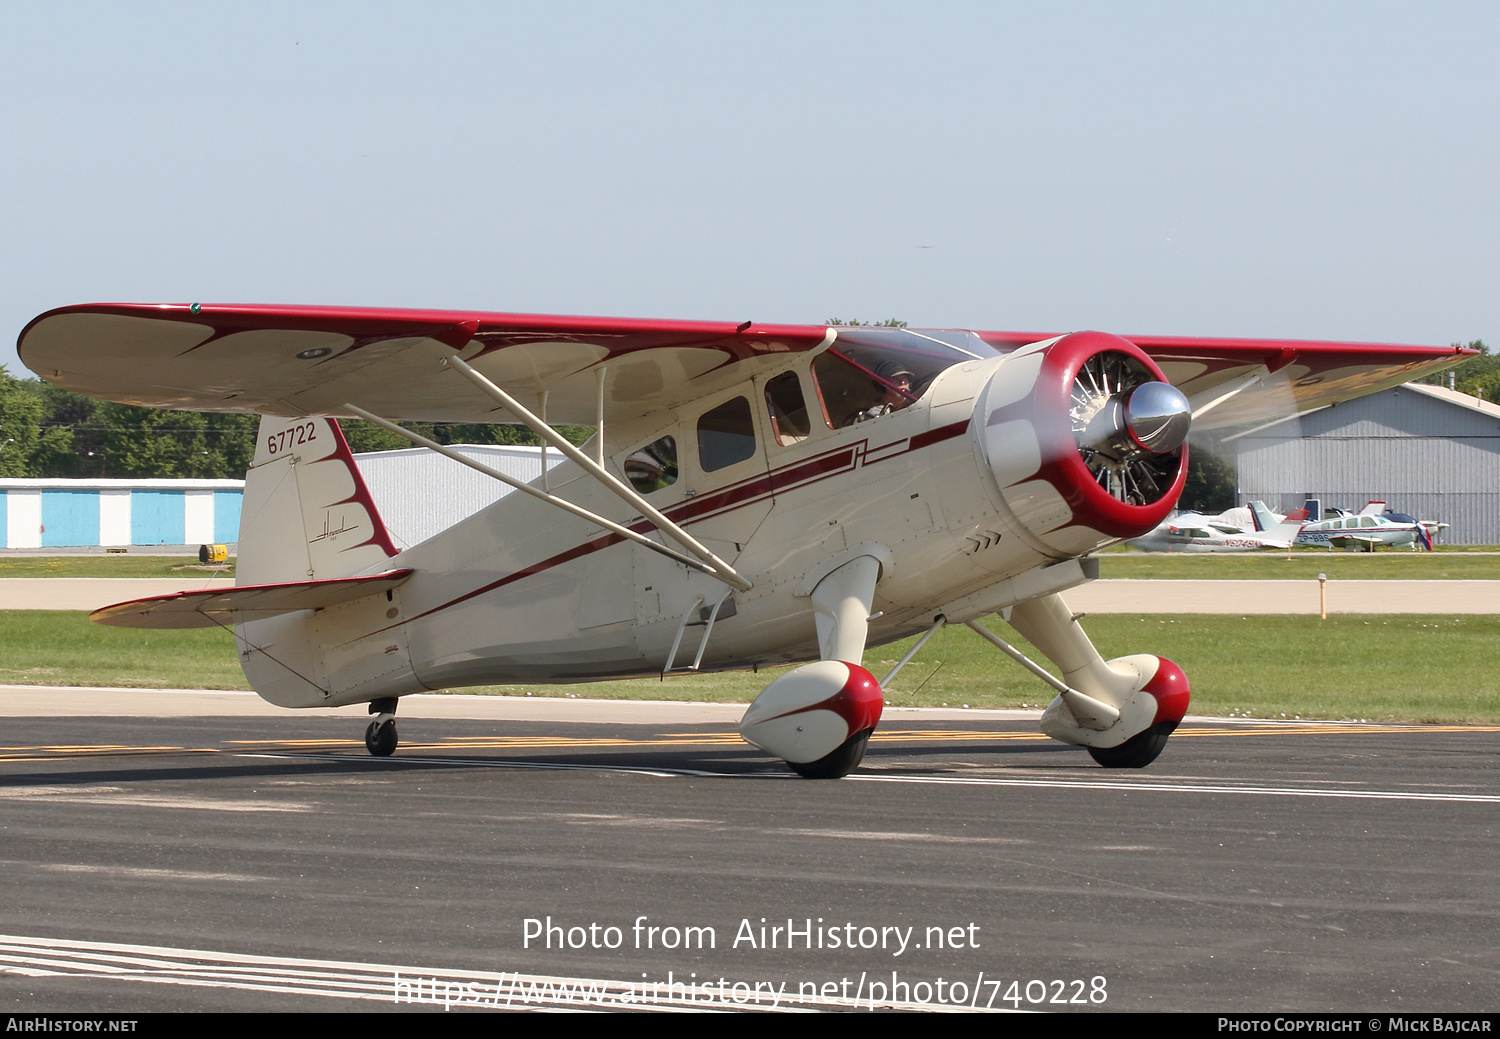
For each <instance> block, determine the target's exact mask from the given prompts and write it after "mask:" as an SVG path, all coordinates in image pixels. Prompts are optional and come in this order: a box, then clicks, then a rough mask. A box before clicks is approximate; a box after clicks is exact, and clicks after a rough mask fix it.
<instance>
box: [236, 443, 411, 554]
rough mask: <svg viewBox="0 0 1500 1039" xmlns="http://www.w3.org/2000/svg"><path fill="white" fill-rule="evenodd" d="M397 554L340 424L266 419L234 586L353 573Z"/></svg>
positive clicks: (248, 488)
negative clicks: (340, 428)
mask: <svg viewBox="0 0 1500 1039" xmlns="http://www.w3.org/2000/svg"><path fill="white" fill-rule="evenodd" d="M395 554H396V549H395V547H394V546H393V545H392V544H391V539H390V536H389V535H388V534H387V533H386V530H385V524H384V523H382V522H381V520H380V514H379V513H378V512H377V511H376V509H375V503H374V502H373V501H372V500H371V498H370V492H369V490H368V489H367V488H366V487H365V481H364V480H363V478H361V476H360V475H359V468H358V467H357V466H356V465H355V464H354V456H353V455H352V454H351V453H350V451H349V445H348V443H346V442H345V440H344V434H343V433H342V432H340V430H339V426H338V423H337V422H335V421H334V420H332V419H327V418H300V419H285V418H278V417H276V416H274V415H266V416H264V417H263V418H262V419H261V420H260V431H259V433H258V434H257V435H256V445H255V461H254V462H253V463H252V465H251V467H250V471H249V472H248V473H247V474H245V500H244V506H243V509H242V511H241V513H240V542H239V558H238V562H237V565H236V568H235V569H236V583H237V584H275V583H280V582H284V581H311V580H325V579H328V578H334V577H351V576H353V575H355V574H359V573H363V572H364V571H366V570H369V569H371V568H372V567H378V566H380V564H382V563H384V562H385V561H386V560H387V559H389V558H390V557H391V556H393V555H395Z"/></svg>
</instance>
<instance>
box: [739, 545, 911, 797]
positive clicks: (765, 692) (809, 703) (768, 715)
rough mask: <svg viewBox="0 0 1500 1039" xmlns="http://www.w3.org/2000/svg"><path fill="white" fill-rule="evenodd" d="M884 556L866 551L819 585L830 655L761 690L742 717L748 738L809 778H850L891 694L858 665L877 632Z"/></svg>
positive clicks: (822, 634)
mask: <svg viewBox="0 0 1500 1039" xmlns="http://www.w3.org/2000/svg"><path fill="white" fill-rule="evenodd" d="M879 577H880V561H879V560H878V559H875V558H874V557H873V556H867V555H861V556H857V557H855V558H854V559H853V560H851V561H850V562H848V563H845V564H844V565H843V566H841V567H839V568H838V569H836V570H834V571H833V572H832V573H831V574H829V575H827V576H826V577H824V578H823V579H822V580H821V581H820V582H819V583H818V584H817V585H816V586H815V587H814V589H813V591H812V605H813V614H814V616H815V618H816V622H817V628H818V649H819V651H820V655H821V656H822V658H823V659H821V660H819V661H817V662H816V663H812V664H804V665H803V666H802V667H799V668H797V669H796V670H794V671H788V672H787V673H786V674H784V675H782V676H781V677H780V678H778V679H776V681H774V682H772V683H771V684H770V685H768V686H766V687H765V688H764V689H762V690H761V692H760V695H759V696H757V697H756V698H755V702H754V703H752V704H751V705H750V708H749V710H747V711H746V712H745V717H744V718H743V719H742V720H741V721H740V736H742V737H743V738H744V740H745V742H747V743H750V744H753V745H754V746H757V747H759V748H760V749H761V750H764V751H767V752H769V753H771V754H774V755H776V756H777V757H778V758H780V759H781V760H783V761H785V762H786V763H787V766H788V767H789V768H791V770H792V771H793V772H795V773H797V775H799V776H801V777H803V778H804V779H842V778H843V777H844V776H847V775H848V774H849V773H850V772H853V771H854V769H855V768H856V767H857V766H858V765H859V763H860V761H861V760H863V758H864V756H865V746H866V744H868V743H869V742H870V733H872V732H874V731H875V726H876V725H877V724H878V723H879V722H880V711H881V707H882V706H883V705H884V703H885V700H884V696H883V694H882V693H881V691H880V683H879V682H877V681H876V680H875V676H874V675H872V674H870V672H868V671H866V670H865V669H864V668H863V667H861V666H860V665H859V664H857V663H852V661H857V660H859V659H860V658H861V657H862V656H863V655H864V651H865V638H866V636H867V635H868V633H869V620H870V601H871V599H872V597H873V596H874V594H875V582H876V581H877V580H878V579H879Z"/></svg>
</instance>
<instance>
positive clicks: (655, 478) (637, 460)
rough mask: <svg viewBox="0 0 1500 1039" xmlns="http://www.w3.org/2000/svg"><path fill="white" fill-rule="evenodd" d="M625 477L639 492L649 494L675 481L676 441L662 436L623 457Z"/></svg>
mask: <svg viewBox="0 0 1500 1039" xmlns="http://www.w3.org/2000/svg"><path fill="white" fill-rule="evenodd" d="M625 478H626V479H627V480H629V481H630V486H632V487H634V488H635V489H636V490H637V491H638V492H639V493H641V494H650V493H651V492H652V491H659V490H661V489H662V488H663V487H670V486H672V484H674V483H676V482H677V441H675V440H673V439H672V438H671V437H662V438H661V439H660V440H655V441H652V442H651V443H649V444H647V445H646V446H645V447H643V448H640V449H639V450H637V451H632V452H631V453H630V457H628V458H626V459H625Z"/></svg>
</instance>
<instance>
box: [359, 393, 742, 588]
mask: <svg viewBox="0 0 1500 1039" xmlns="http://www.w3.org/2000/svg"><path fill="white" fill-rule="evenodd" d="M344 407H346V408H348V409H349V410H350V411H352V412H354V414H356V415H358V416H359V417H360V418H362V419H365V420H366V421H368V422H373V423H375V424H376V425H377V426H379V427H380V428H382V429H388V430H390V431H391V432H392V433H395V434H397V435H398V436H403V437H405V438H406V439H407V440H410V441H411V442H412V443H413V444H416V445H417V446H418V447H425V448H427V449H428V450H430V451H436V452H437V453H438V454H440V455H442V456H443V457H445V458H451V459H453V460H454V461H455V462H458V463H459V464H460V465H466V466H468V467H469V468H470V469H473V470H475V471H477V472H481V473H483V474H484V475H485V476H488V477H490V478H491V479H495V480H499V481H500V482H501V483H504V484H508V485H510V486H511V487H514V488H515V489H516V490H518V491H524V492H525V493H527V494H529V495H531V496H532V497H533V498H539V499H541V500H542V501H544V502H547V503H548V504H549V505H556V506H557V507H558V508H559V509H562V510H564V511H565V512H571V513H572V514H573V515H575V516H579V517H582V518H583V519H586V520H588V521H589V522H590V523H597V524H599V525H600V526H601V527H604V528H605V529H606V530H611V531H614V532H615V533H616V534H618V535H620V536H621V537H623V538H628V539H629V540H631V541H634V542H635V543H636V544H639V545H645V546H646V547H647V548H649V549H651V550H652V551H653V552H660V553H661V554H662V555H664V556H666V557H667V558H669V559H675V560H676V561H677V562H679V563H681V564H682V565H683V566H689V567H692V568H693V569H694V570H700V571H702V572H703V573H705V574H708V575H709V576H710V577H716V578H718V579H719V580H721V581H724V582H725V583H732V582H730V581H729V577H728V576H726V575H724V574H721V573H718V572H717V571H715V570H714V568H713V567H712V566H709V565H706V564H704V563H700V562H699V561H698V560H696V559H693V558H692V557H690V556H685V555H683V554H682V553H681V552H678V551H675V550H674V549H670V548H668V547H666V546H665V545H658V544H657V543H656V542H655V541H652V540H651V539H650V538H648V537H646V536H645V535H644V534H642V533H640V532H639V531H635V530H631V529H630V528H629V527H625V526H621V525H620V524H618V523H616V522H614V521H613V520H607V519H605V518H604V517H603V516H598V515H595V514H594V513H592V512H590V511H589V510H588V509H585V508H584V507H583V506H581V505H575V504H573V503H572V502H570V501H568V500H567V499H566V498H559V497H557V495H555V494H548V493H547V492H546V491H539V490H537V489H536V488H535V487H533V486H531V485H530V484H528V483H522V482H521V481H520V480H517V479H516V478H515V477H513V476H507V475H506V474H505V473H502V472H500V471H499V470H498V469H491V468H490V467H489V466H487V465H485V464H484V463H483V462H476V461H475V460H474V459H472V458H469V457H467V456H465V455H461V454H459V453H458V452H457V451H454V450H452V449H451V448H447V447H444V446H443V445H442V444H439V443H438V442H437V441H435V440H428V439H427V438H426V437H424V436H422V435H421V434H420V433H413V432H412V431H411V430H409V429H404V428H402V427H401V426H398V425H396V423H394V422H392V421H390V420H389V419H384V418H381V417H380V416H379V415H377V414H375V413H374V412H372V411H366V410H365V409H364V408H361V407H359V406H358V405H356V404H350V403H347V402H346V403H345V404H344ZM730 573H731V574H734V571H732V570H731V571H730ZM734 576H736V577H738V576H739V575H738V574H735V575H734ZM735 587H739V585H735ZM745 587H746V588H748V587H750V586H749V584H748V583H747V584H745Z"/></svg>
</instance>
